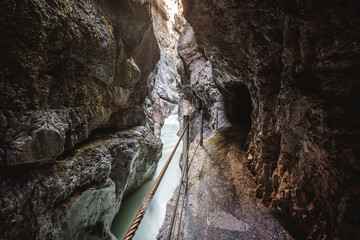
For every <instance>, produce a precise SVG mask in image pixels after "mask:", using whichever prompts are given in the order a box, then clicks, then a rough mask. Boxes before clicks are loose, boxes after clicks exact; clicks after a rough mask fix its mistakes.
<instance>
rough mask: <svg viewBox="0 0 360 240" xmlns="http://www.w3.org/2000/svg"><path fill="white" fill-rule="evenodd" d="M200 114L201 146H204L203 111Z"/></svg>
mask: <svg viewBox="0 0 360 240" xmlns="http://www.w3.org/2000/svg"><path fill="white" fill-rule="evenodd" d="M200 112H201V118H200V146H202V145H203V134H204V129H203V124H204V123H203V121H204V112H203V110H201V111H200Z"/></svg>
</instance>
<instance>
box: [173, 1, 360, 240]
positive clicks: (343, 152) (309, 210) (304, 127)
mask: <svg viewBox="0 0 360 240" xmlns="http://www.w3.org/2000/svg"><path fill="white" fill-rule="evenodd" d="M183 5H184V16H185V18H186V20H187V21H188V22H189V24H190V25H191V26H192V27H193V29H194V32H195V35H196V38H197V42H198V44H199V47H196V46H195V43H194V41H187V40H186V39H190V38H189V37H187V36H189V32H190V30H188V31H186V30H185V32H184V35H183V36H182V37H181V39H183V41H187V43H186V44H184V45H183V46H182V44H181V41H182V40H181V39H180V43H179V54H180V56H181V57H182V60H183V62H184V63H183V66H180V68H183V69H184V71H183V73H184V74H183V76H184V79H188V80H183V81H188V83H189V88H188V92H191V94H195V95H196V97H195V98H196V99H197V100H198V101H199V102H201V103H202V105H203V106H204V107H205V108H206V111H208V112H212V111H213V106H214V102H217V103H218V104H219V105H220V107H221V106H225V105H226V101H227V102H232V99H234V95H236V91H234V89H236V88H239V87H241V86H244V85H245V86H246V88H247V90H248V92H249V94H250V97H251V101H252V113H251V120H252V123H251V129H250V132H249V135H248V151H247V159H248V166H249V168H250V169H251V171H252V173H253V174H254V175H255V176H256V183H257V188H256V194H257V196H258V197H259V198H261V199H263V201H264V203H265V204H267V205H269V206H270V207H272V208H274V209H276V210H277V211H278V212H279V213H280V214H281V216H282V218H283V219H284V220H286V221H285V222H286V223H287V225H288V227H289V229H291V230H292V231H293V233H294V235H296V236H297V237H299V238H301V239H302V238H309V239H323V238H334V237H340V238H342V239H353V238H354V237H355V236H358V235H359V232H358V229H359V216H360V213H359V209H360V208H359V197H360V188H359V186H360V184H359V178H358V176H359V174H360V173H359V170H360V168H359V166H360V165H359V161H358V159H359V140H360V139H359V136H360V135H359V124H360V119H359V114H357V113H356V110H355V108H356V107H355V106H356V105H355V102H357V100H358V99H359V89H360V82H359V72H358V70H357V69H358V68H359V64H360V61H359V59H360V58H359V51H360V48H359V40H360V35H359V33H360V31H359V28H360V19H359V16H358V14H357V12H356V10H355V9H359V7H360V6H359V3H358V2H357V1H346V2H340V1H326V2H325V1H278V2H274V1H248V2H243V1H241V2H239V1H236V2H235V1H227V0H221V1H200V0H195V1H188V0H184V1H183ZM207 59H208V60H209V64H210V63H211V65H209V66H208V67H206V66H207V65H208V63H207ZM210 68H212V71H211V73H210V72H209V70H208V69H210ZM189 79H190V80H189ZM196 79H199V80H196ZM210 79H213V80H210ZM214 87H216V88H217V90H211V89H214ZM211 91H212V92H213V93H212V92H211ZM219 93H220V95H222V97H223V100H220V98H219V99H218V97H217V96H220V95H219ZM191 94H189V96H191ZM209 103H210V104H209ZM224 103H225V104H224ZM198 105H200V104H198ZM237 106H239V107H238V108H237ZM231 107H232V108H233V110H234V111H242V108H240V104H236V103H233V104H232V106H231ZM223 112H224V116H225V117H224V119H223V120H222V121H223V122H224V123H225V122H226V121H229V120H230V119H229V118H227V117H226V110H225V107H224V108H223ZM247 114H248V113H247ZM212 116H213V115H211V114H208V116H207V118H208V119H209V120H210V121H211V119H212Z"/></svg>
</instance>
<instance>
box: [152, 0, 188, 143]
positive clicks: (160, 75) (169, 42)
mask: <svg viewBox="0 0 360 240" xmlns="http://www.w3.org/2000/svg"><path fill="white" fill-rule="evenodd" d="M176 2H177V1H176V0H171V1H168V2H165V1H164V0H159V1H153V4H152V5H151V6H152V7H151V16H152V19H153V23H154V30H155V34H156V38H157V39H158V42H159V47H160V60H159V62H158V63H157V65H156V68H155V70H154V71H153V73H152V74H151V76H150V77H149V85H150V94H149V96H148V97H147V99H146V114H147V116H149V121H148V124H149V126H150V128H152V129H154V132H155V134H156V135H157V136H160V129H161V127H162V125H163V123H164V120H165V117H166V116H167V115H169V114H170V113H171V111H172V110H173V109H174V108H175V106H176V104H177V103H178V102H179V100H180V95H179V91H178V88H177V87H178V86H177V82H178V81H179V79H180V76H179V74H178V73H177V64H178V62H179V61H180V59H179V57H178V54H177V43H178V39H179V37H180V33H181V32H182V30H183V27H184V25H185V19H184V18H183V16H182V10H181V7H182V5H181V3H176ZM168 5H169V6H168ZM170 7H171V8H175V9H170ZM169 10H173V11H169ZM175 10H178V12H176V11H175ZM169 12H171V13H169ZM170 15H171V16H170Z"/></svg>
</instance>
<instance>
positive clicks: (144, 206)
mask: <svg viewBox="0 0 360 240" xmlns="http://www.w3.org/2000/svg"><path fill="white" fill-rule="evenodd" d="M189 122H190V121H188V122H187V124H186V126H185V128H184V130H183V132H182V133H181V136H180V138H179V140H178V142H177V143H176V145H175V147H174V150H173V151H172V152H171V154H170V156H169V158H168V160H167V161H166V163H165V165H164V167H163V169H162V170H161V172H160V174H159V176H158V177H157V178H156V181H155V183H154V185H153V187H152V188H151V190H150V192H149V193H148V195H147V197H146V199H145V201H144V203H143V204H142V206H141V208H140V209H139V212H138V213H137V214H136V216H135V219H134V221H133V222H132V223H131V225H130V227H129V229H128V231H127V233H126V235H125V237H124V240H130V239H132V238H133V237H134V235H135V232H136V230H137V229H138V227H139V225H140V222H141V220H142V219H143V217H144V215H145V212H146V210H147V208H148V207H149V204H150V202H151V200H152V198H153V197H154V194H155V192H156V190H157V188H158V186H159V184H160V182H161V180H162V178H163V176H164V174H165V171H166V169H167V167H168V166H169V164H170V161H171V159H172V158H173V156H174V154H175V152H176V149H177V147H178V146H179V144H180V141H181V139H182V138H183V136H184V134H185V132H186V129H187V128H188V127H189Z"/></svg>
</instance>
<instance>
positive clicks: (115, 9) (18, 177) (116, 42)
mask: <svg viewBox="0 0 360 240" xmlns="http://www.w3.org/2000/svg"><path fill="white" fill-rule="evenodd" d="M0 6H1V8H0V9H1V10H0V13H1V17H0V32H1V36H2V37H1V38H0V43H1V49H0V69H1V70H0V91H1V93H2V94H1V96H0V101H1V103H2V104H1V106H0V165H1V176H0V186H1V187H0V198H1V202H0V205H1V213H0V214H1V215H0V219H1V223H0V238H1V239H55V238H57V239H85V238H86V239H108V238H111V234H110V232H109V225H110V224H111V221H112V218H113V216H114V215H115V213H116V212H117V211H118V209H119V206H120V202H121V199H122V197H123V195H124V192H130V191H132V190H134V188H136V187H139V186H140V185H141V184H142V183H143V182H144V181H146V180H148V179H150V178H151V177H152V175H153V174H154V172H155V168H156V163H157V161H158V159H159V157H160V149H161V142H160V141H159V139H158V138H157V137H155V136H154V135H153V132H152V131H150V130H149V129H148V128H147V127H141V126H140V125H143V126H145V124H146V115H145V111H144V102H145V97H146V96H147V94H148V93H149V87H148V75H149V74H150V73H151V72H152V71H153V69H154V67H155V65H156V63H157V62H158V60H159V58H160V50H159V46H158V42H157V39H156V37H155V34H154V29H153V24H152V22H151V16H150V14H149V5H148V4H146V3H145V4H143V3H142V1H132V0H131V1H130V0H129V1H127V0H122V1H115V0H101V1H95V0H85V1H63V0H56V1H46V0H35V1H12V0H7V1H2V2H1V4H0ZM135 126H137V127H135ZM130 128H132V129H130ZM120 129H123V131H120ZM125 129H128V130H125ZM129 129H130V130H129Z"/></svg>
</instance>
